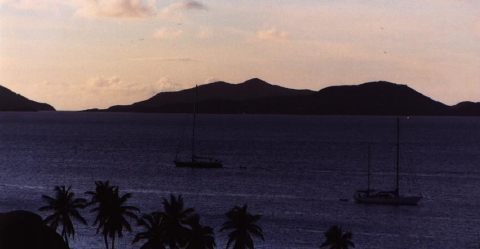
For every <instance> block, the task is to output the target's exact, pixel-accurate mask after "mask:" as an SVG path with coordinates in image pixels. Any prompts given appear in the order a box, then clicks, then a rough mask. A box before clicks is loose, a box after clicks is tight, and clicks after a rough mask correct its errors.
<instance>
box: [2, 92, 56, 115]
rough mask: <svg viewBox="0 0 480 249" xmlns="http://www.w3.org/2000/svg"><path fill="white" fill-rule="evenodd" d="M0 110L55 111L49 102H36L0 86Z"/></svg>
mask: <svg viewBox="0 0 480 249" xmlns="http://www.w3.org/2000/svg"><path fill="white" fill-rule="evenodd" d="M0 111H55V108H53V107H52V106H51V105H49V104H45V103H38V102H35V101H32V100H29V99H27V98H25V97H23V96H22V95H20V94H17V93H14V92H12V91H11V90H9V89H8V88H5V87H3V86H0Z"/></svg>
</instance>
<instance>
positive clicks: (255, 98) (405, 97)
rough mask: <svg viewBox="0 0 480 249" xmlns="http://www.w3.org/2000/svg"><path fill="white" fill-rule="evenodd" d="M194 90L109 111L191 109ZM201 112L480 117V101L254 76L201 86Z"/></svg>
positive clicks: (388, 87) (392, 87) (388, 86)
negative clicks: (306, 85) (289, 83)
mask: <svg viewBox="0 0 480 249" xmlns="http://www.w3.org/2000/svg"><path fill="white" fill-rule="evenodd" d="M194 99H195V89H194V88H190V89H186V90H181V91H177V92H162V93H158V94H157V95H155V96H153V97H151V98H150V99H147V100H144V101H140V102H137V103H134V104H131V105H117V106H112V107H110V108H108V109H106V110H103V111H109V112H158V113H189V112H192V106H193V105H192V103H193V101H194ZM197 113H210V114H303V115H392V116H395V115H405V116H480V103H473V102H461V103H459V104H457V105H454V106H448V105H445V104H443V103H441V102H438V101H435V100H432V99H431V98H429V97H427V96H425V95H423V94H421V93H419V92H417V91H415V90H413V89H412V88H410V87H408V86H407V85H400V84H395V83H390V82H386V81H377V82H368V83H364V84H360V85H352V86H331V87H327V88H324V89H321V90H320V91H317V92H316V91H311V90H295V89H289V88H284V87H280V86H276V85H272V84H269V83H267V82H265V81H263V80H261V79H257V78H254V79H250V80H247V81H245V82H243V83H240V84H231V83H226V82H223V81H219V82H214V83H210V84H206V85H201V86H199V87H198V97H197Z"/></svg>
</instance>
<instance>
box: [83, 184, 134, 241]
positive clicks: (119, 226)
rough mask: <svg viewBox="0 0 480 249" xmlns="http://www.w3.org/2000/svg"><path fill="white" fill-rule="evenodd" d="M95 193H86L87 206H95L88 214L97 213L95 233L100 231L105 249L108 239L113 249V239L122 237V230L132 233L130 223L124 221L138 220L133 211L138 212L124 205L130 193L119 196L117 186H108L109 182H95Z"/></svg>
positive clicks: (132, 207)
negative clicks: (88, 199) (88, 200)
mask: <svg viewBox="0 0 480 249" xmlns="http://www.w3.org/2000/svg"><path fill="white" fill-rule="evenodd" d="M95 186H96V187H95V191H88V192H86V194H88V195H91V196H92V198H91V201H90V202H89V203H88V205H94V204H97V206H96V207H94V208H93V209H92V210H91V211H90V212H91V213H97V216H96V218H95V222H94V225H97V224H98V228H97V233H98V232H100V230H101V231H102V235H103V237H104V240H105V247H106V248H107V249H108V238H111V239H112V249H115V238H116V236H117V235H118V237H123V230H124V229H125V230H127V231H128V232H131V231H132V228H131V226H130V223H129V222H128V220H127V219H126V218H127V217H128V218H131V219H134V220H138V217H137V215H136V214H135V213H134V211H137V212H139V211H140V210H139V209H138V208H136V207H134V206H128V205H125V203H126V202H127V200H128V199H130V198H131V197H132V195H131V194H130V193H127V194H124V195H122V196H120V195H119V190H118V187H117V186H110V183H109V181H106V182H102V181H96V182H95Z"/></svg>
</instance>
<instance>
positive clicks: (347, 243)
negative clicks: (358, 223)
mask: <svg viewBox="0 0 480 249" xmlns="http://www.w3.org/2000/svg"><path fill="white" fill-rule="evenodd" d="M324 235H325V242H323V243H322V244H321V245H320V248H324V247H328V249H348V248H350V247H355V244H354V243H353V242H352V236H353V235H352V233H351V232H346V233H343V231H342V228H341V227H339V226H337V225H334V226H332V227H330V229H328V230H327V231H326V232H325V234H324Z"/></svg>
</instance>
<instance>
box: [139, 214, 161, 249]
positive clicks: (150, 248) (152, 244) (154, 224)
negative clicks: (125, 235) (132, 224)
mask: <svg viewBox="0 0 480 249" xmlns="http://www.w3.org/2000/svg"><path fill="white" fill-rule="evenodd" d="M162 218H163V217H162V216H161V215H160V214H159V213H152V214H146V215H143V216H142V218H141V219H140V220H139V221H138V225H139V226H141V227H144V228H145V229H146V231H144V232H140V233H138V234H137V235H135V239H134V240H133V242H132V243H136V242H138V241H140V240H147V242H145V244H143V245H142V247H140V249H165V245H164V237H165V227H164V225H163V222H162Z"/></svg>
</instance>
